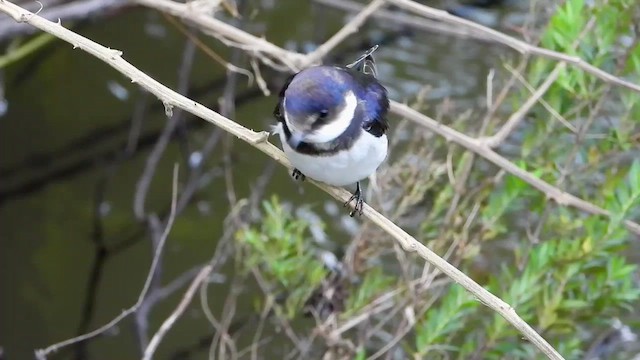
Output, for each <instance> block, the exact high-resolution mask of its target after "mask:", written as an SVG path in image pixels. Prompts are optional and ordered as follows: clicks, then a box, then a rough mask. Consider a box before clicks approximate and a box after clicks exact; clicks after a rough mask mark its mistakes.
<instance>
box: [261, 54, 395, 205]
mask: <svg viewBox="0 0 640 360" xmlns="http://www.w3.org/2000/svg"><path fill="white" fill-rule="evenodd" d="M377 48H378V46H377V45H375V46H373V47H372V48H370V49H369V50H368V51H366V52H365V53H364V54H362V55H361V56H360V57H359V58H358V59H357V60H356V61H354V62H352V63H350V64H348V65H344V66H340V65H317V66H312V67H309V68H306V69H303V70H301V71H300V72H298V73H296V74H294V75H292V76H291V77H289V79H288V80H287V82H286V83H285V85H284V86H283V87H282V90H281V91H280V93H279V96H278V102H277V104H276V107H275V109H274V112H273V115H274V117H275V118H276V120H277V124H276V125H275V126H274V128H273V132H274V133H276V134H278V135H279V138H280V142H281V144H282V150H283V151H284V153H285V155H286V157H287V158H288V159H289V161H290V162H291V164H292V165H293V166H294V169H293V173H292V176H293V178H294V179H295V180H304V179H305V178H306V177H309V178H311V179H313V180H316V181H319V182H323V183H325V184H329V185H333V186H341V187H342V186H347V185H352V184H354V183H355V184H356V190H355V192H354V193H353V195H352V196H351V197H350V198H349V200H348V201H347V202H346V203H345V204H344V206H345V207H346V206H348V205H349V204H351V203H352V202H354V201H355V204H354V207H353V210H352V211H351V212H350V213H349V215H350V216H351V217H353V216H354V215H355V214H356V213H357V214H359V215H362V213H363V207H364V194H363V191H362V187H361V185H360V182H361V181H362V180H364V179H366V178H368V177H369V176H370V175H372V174H373V173H375V172H376V170H377V169H378V167H379V166H380V165H381V164H382V162H383V161H384V160H385V159H386V157H387V152H388V139H387V132H388V130H389V123H388V121H387V119H386V116H387V112H388V110H389V98H388V95H387V89H386V88H385V87H384V86H383V85H382V84H381V83H380V81H378V78H377V69H376V64H375V61H374V59H373V56H372V53H373V52H374V51H375V50H376V49H377Z"/></svg>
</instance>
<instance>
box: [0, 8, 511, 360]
mask: <svg viewBox="0 0 640 360" xmlns="http://www.w3.org/2000/svg"><path fill="white" fill-rule="evenodd" d="M276 3H277V6H276V5H275V4H276ZM252 6H254V7H257V8H256V9H257V10H259V13H258V16H257V17H256V18H255V19H254V20H252V22H251V23H250V24H249V25H247V29H248V30H249V31H251V32H253V33H255V34H261V33H266V37H267V39H269V40H271V41H273V42H274V43H276V44H278V45H280V46H285V47H297V48H298V49H304V47H305V44H307V43H309V40H311V42H312V41H322V40H323V39H326V38H327V37H328V36H329V35H330V34H332V33H333V32H334V31H336V30H337V29H338V28H339V27H340V26H341V24H343V21H344V19H345V16H344V14H343V13H341V12H337V11H333V10H328V9H324V8H314V9H312V8H311V6H310V5H309V3H307V2H303V1H299V0H288V1H275V2H273V1H272V2H270V1H263V2H262V4H258V3H254V5H252ZM293 14H295V16H293ZM78 31H79V32H80V33H82V34H83V35H85V36H87V37H89V38H91V39H93V40H95V41H97V42H99V43H101V44H103V45H105V46H109V47H111V48H115V49H119V50H122V51H123V52H124V57H125V58H126V59H127V60H128V61H130V62H131V63H133V64H134V65H136V66H138V67H139V68H140V69H142V70H144V71H145V72H147V73H148V74H150V75H151V76H153V77H155V78H156V79H157V80H159V81H161V82H163V83H165V84H167V85H169V86H171V87H173V88H175V87H176V86H177V77H178V75H177V73H178V70H177V69H178V67H179V64H180V61H181V57H182V52H183V48H184V38H183V36H182V35H180V34H179V33H178V32H177V31H176V30H175V28H173V27H172V26H171V25H169V24H168V23H167V22H166V21H164V20H163V18H162V17H161V16H160V15H159V14H158V13H155V12H150V11H145V10H141V9H130V10H126V11H124V12H123V13H121V14H118V15H117V16H113V17H111V18H110V19H108V20H105V21H101V22H99V23H96V24H93V25H90V26H83V27H81V28H80V29H79V30H78ZM395 31H396V29H394V28H392V27H386V26H383V25H382V24H380V23H377V22H375V21H374V22H370V23H369V26H367V27H366V28H365V29H364V31H361V32H360V33H358V34H357V37H355V38H353V39H350V40H349V41H348V42H347V44H346V45H345V46H343V47H342V48H341V49H343V51H350V52H349V53H345V54H344V56H342V57H343V58H352V57H355V56H356V55H357V51H358V50H359V49H357V47H358V46H360V44H361V43H363V42H375V41H377V40H378V39H385V38H388V37H389V34H393V33H394V32H395ZM390 38H391V40H385V41H386V43H384V44H383V46H382V47H381V48H380V50H379V51H378V53H377V54H376V55H377V60H378V62H379V70H380V74H381V78H382V81H383V83H384V84H385V85H386V86H387V87H388V88H389V89H390V94H391V96H392V98H394V99H395V100H403V99H404V98H407V97H411V96H414V95H415V94H416V93H417V92H418V91H419V90H420V89H421V88H422V87H423V86H424V85H426V84H428V85H430V86H431V87H432V90H431V92H430V93H429V98H430V101H432V104H433V105H436V104H438V102H439V101H440V100H442V99H443V98H445V97H451V98H452V99H454V100H456V101H457V104H458V106H473V105H477V104H478V103H483V102H484V95H485V79H486V76H487V73H488V71H489V69H490V68H491V67H492V66H494V64H496V66H497V64H499V63H498V62H496V61H498V58H499V56H501V55H504V54H507V53H508V52H507V51H506V50H504V49H502V48H497V47H492V46H488V45H487V44H482V43H477V42H475V41H473V40H462V39H456V38H452V37H447V36H439V35H435V34H432V33H424V32H414V33H413V34H412V35H411V36H395V35H392V36H390ZM206 42H207V44H208V45H209V46H211V47H212V48H213V49H214V50H215V51H217V52H218V53H219V54H221V55H222V56H224V57H225V58H227V59H229V57H230V51H229V50H227V49H226V48H225V47H224V46H221V45H220V44H219V43H217V42H216V41H213V40H206ZM223 76H224V71H223V69H222V68H221V67H220V65H218V64H217V63H215V62H213V61H212V60H211V59H209V58H207V57H206V56H204V55H203V54H202V52H200V51H197V53H196V58H195V64H194V67H193V73H192V76H191V86H192V87H193V88H194V89H199V90H198V92H199V93H198V94H196V98H197V99H198V100H199V101H201V102H202V103H204V104H206V105H208V106H215V104H216V102H217V98H218V97H219V96H221V92H222V90H221V87H220V86H217V87H216V86H210V85H209V87H207V84H211V83H212V82H215V80H216V79H218V82H220V81H219V80H220V79H223ZM5 81H6V84H7V99H8V104H9V108H8V113H7V114H6V115H4V116H3V117H1V118H0V169H1V176H0V179H2V180H1V181H0V189H1V190H0V191H1V196H0V201H1V202H0V228H1V229H2V238H1V240H0V241H2V251H1V252H0V264H1V266H2V270H1V271H0V283H1V284H2V292H1V293H0V304H1V306H0V319H1V320H0V329H1V330H0V335H1V336H0V346H2V347H3V350H4V352H5V354H6V355H7V358H9V359H23V358H29V357H30V356H31V354H32V351H33V349H34V348H41V347H44V346H46V345H48V344H50V343H53V342H57V341H60V340H63V339H66V338H68V337H71V336H73V335H75V334H76V333H77V332H78V329H79V326H80V323H81V320H82V318H83V311H85V310H84V309H83V306H84V304H85V301H86V296H87V291H88V283H89V282H90V276H91V269H92V264H93V262H94V248H95V247H94V245H93V244H94V243H95V242H96V241H102V242H103V243H104V244H105V245H106V246H107V247H108V248H111V249H115V248H118V249H122V250H120V251H115V250H114V251H113V252H112V253H111V254H110V255H109V257H108V258H107V260H106V263H105V266H104V267H103V271H102V273H101V277H100V279H99V280H100V281H99V282H98V288H97V291H96V292H95V294H96V298H97V301H96V302H95V307H94V308H93V309H90V310H91V312H92V314H93V315H92V317H91V321H90V323H88V324H85V326H86V328H87V329H93V328H95V327H97V326H99V325H101V324H103V323H105V322H106V321H108V320H110V319H111V318H113V317H114V316H115V315H116V314H118V313H119V312H120V311H122V310H123V309H125V308H127V307H129V306H131V305H132V304H133V303H134V302H135V300H136V298H137V296H138V294H139V291H140V289H141V287H142V284H143V281H144V278H145V276H146V274H147V271H148V267H149V263H150V244H149V240H148V237H147V236H146V235H145V231H144V227H142V226H141V225H140V224H139V223H137V222H136V221H135V218H134V215H133V209H132V206H133V204H132V199H133V195H134V193H135V185H136V182H137V180H138V178H139V177H140V175H141V173H142V169H143V167H144V163H145V160H146V158H147V156H148V154H149V150H150V148H151V145H152V144H153V142H154V134H155V133H156V132H158V131H160V129H162V127H163V125H164V122H165V119H166V118H165V116H164V111H163V109H162V107H161V104H159V103H157V101H155V99H152V98H149V99H148V100H149V103H150V109H149V110H148V114H147V116H146V117H145V118H144V121H143V123H142V128H141V129H142V131H141V134H142V138H144V136H148V137H149V141H148V143H141V144H139V148H140V149H141V150H140V151H138V152H136V153H135V155H133V156H132V157H131V158H128V159H125V160H122V161H116V160H115V159H116V158H117V154H118V153H119V151H121V150H122V149H123V147H124V144H126V140H127V136H128V129H129V124H130V118H131V114H132V113H133V112H134V109H135V107H136V104H137V103H138V102H139V99H140V98H141V96H142V95H141V93H140V92H139V91H138V89H137V87H136V86H134V85H132V84H130V83H129V82H128V81H127V80H126V79H124V78H122V77H121V76H120V75H119V74H118V73H116V72H115V71H114V70H112V69H111V68H109V67H108V66H106V65H105V64H103V63H102V62H100V61H98V60H96V59H94V58H92V57H91V56H89V55H87V54H85V53H83V52H81V51H79V50H73V49H72V48H71V46H68V45H67V44H64V43H62V42H59V41H54V42H52V43H51V44H50V45H49V46H48V47H47V48H46V49H44V50H42V51H41V52H39V53H37V54H35V55H33V56H30V57H29V58H28V59H27V60H26V61H22V62H20V63H19V64H15V65H13V66H11V67H10V68H8V69H6V71H5ZM239 82H240V83H241V84H244V79H242V78H241V79H240V81H239ZM245 87H246V86H245V85H240V90H239V93H242V91H246V90H243V88H245ZM114 94H119V95H118V96H120V98H118V96H116V95H114ZM273 105H274V99H273V97H262V96H253V97H250V99H249V100H248V101H244V102H242V103H240V102H239V105H238V109H237V112H236V120H237V121H239V122H240V123H242V124H244V125H245V126H248V127H252V128H254V129H264V128H266V126H267V125H268V124H269V123H271V122H272V121H273V120H272V119H271V111H272V109H273ZM186 123H187V125H188V126H195V127H199V130H196V131H195V132H194V133H192V134H191V135H190V136H189V139H190V141H191V142H192V147H193V148H197V147H199V146H201V145H202V142H203V139H206V137H207V136H208V134H209V133H210V131H211V125H208V124H204V122H202V121H201V120H198V119H193V118H190V117H187V118H186ZM181 146H184V145H181V144H180V143H179V142H174V143H172V144H171V145H170V146H169V148H168V150H167V152H166V153H165V154H164V156H163V158H162V162H161V164H160V166H159V167H158V170H157V173H156V176H155V179H154V181H153V185H152V188H151V191H150V193H149V196H148V201H147V208H148V209H151V210H154V211H158V212H162V211H165V210H166V208H167V206H168V203H169V200H170V193H171V187H170V186H171V172H172V166H173V163H175V162H176V161H180V160H182V158H183V157H184V152H183V151H181V150H183V148H181ZM233 157H234V163H233V171H234V175H235V181H234V183H235V187H236V191H237V194H238V196H239V197H242V196H246V195H247V194H248V193H249V187H250V186H251V184H253V183H254V182H255V179H256V178H257V177H258V176H259V175H260V174H261V173H262V172H263V169H264V168H265V166H267V165H268V164H269V162H270V160H269V159H267V158H266V157H265V156H263V155H261V154H259V153H257V152H256V151H254V150H252V149H251V148H250V147H248V146H245V145H243V144H240V143H239V142H238V141H236V145H235V147H234V150H233ZM210 163H211V164H212V166H213V165H215V164H221V163H222V159H221V158H220V156H216V155H214V156H213V158H212V159H211V160H210ZM291 184H292V183H291V180H290V179H289V176H288V174H287V173H286V171H285V170H284V169H282V168H281V167H276V170H275V175H274V177H273V179H272V181H271V182H270V184H269V185H268V187H267V189H266V192H265V193H266V195H271V194H278V195H279V196H280V197H281V198H283V199H285V200H291V201H294V202H296V203H300V202H301V201H304V202H305V203H310V204H311V205H312V206H316V207H318V208H319V209H322V207H323V206H324V205H326V204H331V203H333V200H331V199H329V198H328V197H327V196H326V195H324V194H322V193H320V192H318V191H317V190H315V189H314V188H313V187H311V186H306V187H304V188H303V190H304V194H300V193H299V192H297V191H296V192H294V193H292V191H291V189H292V185H291ZM224 188H225V186H224V180H223V179H222V178H221V177H218V178H216V179H215V180H213V182H212V183H211V184H209V185H208V186H207V187H206V188H205V189H203V190H202V191H201V192H199V193H198V196H197V200H196V205H197V206H191V207H190V208H189V209H188V210H187V211H186V212H185V213H183V214H182V215H181V216H180V217H179V218H178V220H177V222H176V223H175V226H174V228H173V230H172V232H171V236H170V237H169V241H168V243H167V246H166V250H165V262H164V269H163V271H164V278H165V279H172V278H173V277H175V276H176V275H177V274H180V273H182V272H183V271H185V270H188V269H190V268H191V267H193V266H195V265H197V264H200V263H202V262H204V261H207V260H208V259H209V257H210V256H211V254H212V253H213V251H214V249H215V246H216V242H217V240H218V239H219V238H220V236H221V233H222V230H223V224H222V219H224V217H225V216H226V215H227V214H228V212H229V206H228V201H227V198H226V196H227V195H226V193H225V190H224ZM98 220H100V221H98ZM97 224H101V226H97ZM221 275H224V274H221ZM227 291H228V285H227V284H224V283H223V284H220V285H216V284H213V285H212V286H211V291H210V294H211V295H210V296H211V299H210V300H211V303H212V307H213V308H214V310H216V311H220V306H221V304H222V301H223V300H224V296H225V294H226V293H227ZM175 300H176V298H171V299H170V300H168V301H165V302H163V303H162V304H160V305H159V306H157V307H156V308H155V310H154V314H160V315H158V316H152V317H151V319H152V322H151V324H150V329H151V331H153V330H154V329H156V328H157V326H158V325H159V324H160V322H161V321H162V319H163V317H164V316H163V314H166V313H167V312H168V311H169V310H170V309H172V308H173V307H174V306H175ZM239 303H240V305H241V306H242V304H244V305H245V306H251V300H250V299H249V298H247V299H241V300H240V301H239ZM216 306H217V307H216ZM196 307H197V306H194V308H196ZM117 332H118V334H119V336H107V337H104V338H101V339H100V340H97V341H93V342H91V343H90V345H89V347H88V354H90V355H91V358H92V359H115V358H133V357H135V356H136V354H137V340H136V338H135V335H134V332H133V330H132V326H131V323H130V321H125V322H124V323H122V324H121V325H120V326H119V327H118V328H117ZM209 332H210V325H209V324H208V322H207V321H206V320H204V319H203V317H202V315H201V314H200V313H199V312H197V311H195V310H194V311H191V312H190V311H187V313H186V314H185V316H184V318H183V319H182V320H181V321H180V322H179V323H178V324H177V325H176V326H175V327H174V329H173V330H172V331H171V332H170V334H169V336H168V337H167V338H166V339H165V341H164V342H163V345H162V346H161V347H160V348H159V350H158V355H159V356H158V357H159V358H165V357H166V356H167V355H168V354H171V353H172V352H173V351H175V350H176V347H178V346H186V345H189V344H192V343H194V342H195V341H196V339H197V338H199V337H201V336H205V335H207V334H208V333H209ZM63 354H65V353H64V352H63ZM66 354H67V355H68V353H66Z"/></svg>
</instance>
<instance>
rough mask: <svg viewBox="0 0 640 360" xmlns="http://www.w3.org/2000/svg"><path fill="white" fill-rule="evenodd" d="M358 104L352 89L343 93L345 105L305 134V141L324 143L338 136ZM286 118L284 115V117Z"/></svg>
mask: <svg viewBox="0 0 640 360" xmlns="http://www.w3.org/2000/svg"><path fill="white" fill-rule="evenodd" d="M357 106H358V99H357V98H356V95H355V94H354V93H353V91H349V92H348V93H347V94H346V95H345V106H344V107H343V108H342V110H340V112H339V113H337V114H336V115H335V117H333V118H330V119H328V121H327V124H325V125H323V126H322V127H320V128H318V129H316V130H315V131H313V132H312V133H311V134H309V135H307V136H305V140H304V141H305V142H312V143H324V142H328V141H331V140H334V139H335V138H337V137H338V136H340V135H341V134H342V133H343V132H345V130H347V128H348V127H349V125H351V120H352V119H353V116H354V115H355V113H356V107H357ZM285 120H286V117H285Z"/></svg>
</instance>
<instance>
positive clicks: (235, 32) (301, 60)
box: [135, 0, 640, 235]
mask: <svg viewBox="0 0 640 360" xmlns="http://www.w3.org/2000/svg"><path fill="white" fill-rule="evenodd" d="M135 1H137V2H138V3H140V4H143V5H146V6H149V7H152V8H155V9H157V10H160V11H168V10H167V9H170V11H171V13H172V14H173V15H175V16H178V17H181V18H183V19H188V20H189V21H193V22H197V23H198V24H199V25H201V26H204V27H205V29H206V30H211V31H215V29H213V28H210V27H207V24H209V23H210V21H203V20H201V19H204V18H203V17H202V16H199V15H198V16H196V17H195V18H192V13H193V12H192V10H190V9H189V7H188V5H185V4H178V3H176V2H173V1H172V0H135ZM387 1H390V2H393V3H395V2H397V1H405V0H387ZM407 2H408V3H411V1H409V0H407ZM374 3H375V2H374ZM370 6H373V5H370ZM415 6H416V9H418V10H424V9H425V8H426V9H427V10H424V11H427V13H428V14H432V13H435V14H439V15H442V16H443V18H445V19H449V18H450V17H451V18H453V20H451V21H453V22H454V23H456V24H460V25H464V26H470V27H471V28H472V29H475V30H477V31H482V32H484V33H486V34H487V35H491V34H494V35H492V37H495V38H496V39H498V40H502V41H501V42H505V41H507V42H508V44H520V45H518V48H516V49H520V48H523V49H540V48H537V47H535V46H532V45H529V44H527V43H524V42H522V41H520V40H517V39H515V38H512V37H510V36H507V35H505V34H502V33H500V32H498V31H495V30H492V29H489V28H486V27H484V26H481V25H478V24H475V23H473V22H470V21H468V20H464V19H460V18H457V17H455V16H452V15H449V14H448V13H446V12H441V11H439V10H435V9H432V8H429V7H426V6H423V5H419V4H415ZM418 10H416V12H419V11H418ZM362 11H367V7H365V8H364V9H363V10H362ZM441 13H443V14H441ZM420 14H422V13H420ZM422 15H425V14H422ZM433 16H434V17H435V15H433ZM195 19H199V20H195ZM208 19H210V20H211V21H214V22H215V21H219V20H215V19H213V18H208ZM349 26H351V25H350V24H347V25H345V27H349ZM339 33H340V32H339ZM224 35H225V36H227V37H229V38H233V39H236V40H237V41H246V42H245V43H243V44H244V45H245V46H249V47H253V46H258V44H261V43H262V42H264V41H265V40H264V39H261V38H258V37H256V36H254V35H251V34H249V33H246V32H244V31H242V30H240V29H237V28H234V27H231V26H228V28H225V32H224ZM270 45H271V46H270V47H269V49H271V48H272V47H275V48H276V49H278V50H277V52H275V53H271V54H268V55H271V57H273V58H277V57H279V56H283V55H282V54H283V53H286V54H288V55H287V58H288V59H295V60H297V63H296V64H297V65H299V66H301V67H304V66H305V65H309V64H312V62H310V61H309V60H308V59H309V57H310V56H312V55H313V53H312V54H309V55H306V56H305V55H302V54H298V53H295V52H289V51H287V50H284V49H282V48H279V47H277V46H275V45H273V44H270ZM514 46H515V45H514ZM321 47H322V46H321ZM265 49H266V48H265ZM541 50H544V51H545V52H551V53H554V52H552V51H550V50H546V49H541ZM266 51H269V50H265V52H266ZM530 53H535V52H533V51H531V52H530ZM557 54H559V55H562V56H563V57H567V55H564V54H561V53H557ZM292 61H293V60H292ZM589 66H591V65H589ZM562 67H563V66H562V65H558V66H557V68H562ZM591 67H593V66H591ZM609 75H610V74H609ZM610 76H613V75H610ZM552 79H553V77H550V78H549V79H548V81H547V82H545V84H543V85H542V86H541V88H540V89H539V90H540V92H544V91H546V87H547V86H549V85H551V82H552ZM632 85H633V84H632ZM635 86H637V85H635ZM638 88H639V89H640V86H639V87H638ZM534 98H535V97H534ZM391 111H392V112H393V113H395V114H397V115H400V116H404V117H406V118H407V119H409V120H412V121H413V122H415V123H418V124H420V125H421V126H424V127H426V128H427V129H429V130H431V131H433V132H435V133H436V134H438V135H440V136H443V137H444V138H446V139H447V140H449V141H453V142H455V143H457V144H458V145H461V146H462V147H464V148H466V149H468V150H471V151H473V152H475V153H477V154H478V155H480V156H482V157H484V158H486V159H487V160H489V161H491V162H492V163H494V164H496V165H498V166H499V167H501V168H503V169H505V170H506V171H507V172H509V173H510V174H512V175H515V176H517V177H519V178H520V179H522V180H523V181H525V182H526V183H528V184H529V185H531V186H533V187H534V188H536V189H538V190H540V191H542V192H544V193H545V194H546V195H547V196H548V197H549V198H551V199H553V200H555V201H556V202H557V203H558V204H560V205H566V206H571V207H574V208H576V209H579V210H581V211H584V212H587V213H590V214H594V215H603V216H611V214H610V213H609V212H608V211H607V210H605V209H603V208H601V207H599V206H597V205H595V204H593V203H591V202H588V201H586V200H583V199H581V198H579V197H577V196H575V195H572V194H570V193H567V192H565V191H562V190H560V189H559V188H557V187H555V186H553V185H551V184H549V183H547V182H545V181H544V180H542V179H540V178H537V177H535V176H534V175H533V174H531V173H530V172H527V171H526V170H523V169H521V168H519V167H517V166H516V165H515V164H513V163H512V162H510V161H509V160H508V159H506V158H505V157H503V156H501V155H500V154H498V153H496V152H495V151H493V150H491V148H490V147H489V146H486V145H489V144H487V143H486V141H485V139H484V138H483V139H475V138H472V137H469V136H467V135H465V134H462V133H460V132H458V131H456V130H454V129H452V128H450V127H448V126H446V125H443V124H440V123H438V122H437V121H435V120H433V119H431V118H429V117H427V116H425V115H423V114H420V113H419V112H417V111H415V110H412V109H410V108H408V107H406V106H404V105H401V104H399V103H397V102H394V101H392V102H391ZM517 114H519V112H517ZM508 123H510V125H509V127H511V126H515V125H517V123H518V118H517V117H515V116H514V117H513V120H511V119H510V121H508ZM505 131H511V128H506V129H505ZM500 136H502V134H500ZM487 139H494V137H489V138H487ZM491 145H493V144H491ZM624 224H625V226H626V227H627V229H628V230H629V231H631V232H633V233H635V234H638V235H640V224H638V223H636V222H633V221H631V220H626V221H625V222H624Z"/></svg>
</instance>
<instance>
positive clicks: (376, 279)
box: [345, 267, 396, 315]
mask: <svg viewBox="0 0 640 360" xmlns="http://www.w3.org/2000/svg"><path fill="white" fill-rule="evenodd" d="M395 279H396V277H395V276H389V275H386V274H385V273H384V272H383V270H382V269H381V268H380V267H376V268H372V269H370V270H369V271H367V273H366V274H365V276H364V280H363V281H362V283H361V284H360V286H358V288H357V289H356V290H355V292H354V293H353V294H352V295H350V296H349V298H348V299H347V306H346V311H345V315H350V314H353V313H354V312H356V311H358V310H360V309H362V308H363V307H364V306H365V305H368V304H369V303H370V302H371V301H372V300H373V299H375V298H376V297H377V296H378V295H380V293H381V292H382V291H384V290H386V289H389V288H390V286H391V285H392V284H393V283H394V280H395Z"/></svg>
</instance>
